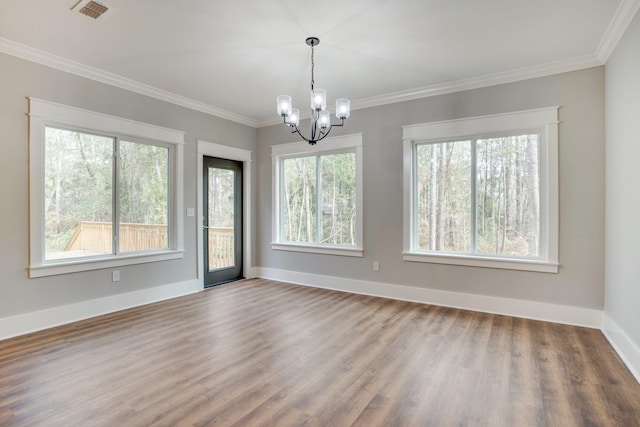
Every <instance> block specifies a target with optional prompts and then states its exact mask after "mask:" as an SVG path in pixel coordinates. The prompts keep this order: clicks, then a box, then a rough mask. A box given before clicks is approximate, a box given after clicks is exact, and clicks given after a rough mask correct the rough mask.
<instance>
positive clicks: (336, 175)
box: [281, 152, 356, 245]
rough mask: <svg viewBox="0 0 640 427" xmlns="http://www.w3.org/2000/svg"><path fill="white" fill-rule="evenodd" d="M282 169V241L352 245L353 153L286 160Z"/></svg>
mask: <svg viewBox="0 0 640 427" xmlns="http://www.w3.org/2000/svg"><path fill="white" fill-rule="evenodd" d="M282 166H283V185H282V189H283V198H282V201H281V202H282V209H281V211H282V218H283V224H282V228H283V233H284V236H283V237H284V240H285V241H289V242H310V243H326V244H332V245H354V244H355V226H356V224H355V222H356V156H355V153H353V152H347V153H336V154H327V155H321V156H306V157H296V158H289V159H284V160H283V162H282Z"/></svg>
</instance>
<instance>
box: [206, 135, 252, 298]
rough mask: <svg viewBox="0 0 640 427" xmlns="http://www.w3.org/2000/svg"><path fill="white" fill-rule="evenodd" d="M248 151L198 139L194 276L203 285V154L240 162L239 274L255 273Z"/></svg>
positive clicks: (245, 275) (249, 156)
mask: <svg viewBox="0 0 640 427" xmlns="http://www.w3.org/2000/svg"><path fill="white" fill-rule="evenodd" d="M251 155H252V152H251V151H250V150H244V149H242V148H236V147H230V146H228V145H222V144H216V143H213V142H208V141H202V140H198V172H197V173H198V175H197V176H198V177H199V179H197V180H196V181H197V193H198V194H197V198H196V206H197V212H198V215H197V218H196V236H197V247H198V262H197V273H198V274H197V278H198V281H199V282H200V286H201V288H202V289H204V246H203V245H204V239H203V237H202V224H203V222H202V221H203V220H204V207H203V205H202V200H203V196H204V194H203V191H204V190H203V188H202V187H203V186H202V173H203V171H202V169H203V168H202V162H203V158H204V156H209V157H218V158H221V159H228V160H236V161H239V162H242V203H243V208H242V209H243V211H244V212H242V228H243V236H242V247H243V248H242V251H243V255H242V275H243V276H244V277H246V278H251V277H254V275H253V274H252V269H251V241H252V233H253V230H252V229H251V163H252V162H251Z"/></svg>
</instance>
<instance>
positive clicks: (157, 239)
mask: <svg viewBox="0 0 640 427" xmlns="http://www.w3.org/2000/svg"><path fill="white" fill-rule="evenodd" d="M111 238H112V232H111V223H110V222H92V221H80V223H79V224H78V226H77V227H76V229H75V231H74V233H73V235H72V236H71V238H70V239H69V242H67V245H66V247H65V248H64V250H65V251H84V252H91V253H95V254H104V253H111ZM119 240H120V252H134V251H146V250H153V249H166V248H167V245H168V243H167V241H168V240H167V226H166V225H161V224H131V223H120V235H119ZM208 240H209V242H208V244H209V246H208V247H209V268H210V269H216V268H222V267H229V266H232V265H234V263H235V258H234V253H233V252H234V251H233V228H227V227H210V228H209V239H208Z"/></svg>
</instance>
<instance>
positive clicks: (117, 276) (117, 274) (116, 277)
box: [111, 270, 120, 282]
mask: <svg viewBox="0 0 640 427" xmlns="http://www.w3.org/2000/svg"><path fill="white" fill-rule="evenodd" d="M111 281H112V282H119V281H120V270H115V271H112V272H111Z"/></svg>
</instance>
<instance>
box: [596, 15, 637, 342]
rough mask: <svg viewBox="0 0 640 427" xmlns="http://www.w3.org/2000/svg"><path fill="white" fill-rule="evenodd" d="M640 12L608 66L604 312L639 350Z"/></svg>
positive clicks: (606, 80) (606, 79)
mask: <svg viewBox="0 0 640 427" xmlns="http://www.w3.org/2000/svg"><path fill="white" fill-rule="evenodd" d="M638 41H640V14H636V17H635V18H634V20H633V21H632V22H631V24H630V25H629V27H628V28H627V31H626V33H625V34H624V36H623V38H622V40H621V41H620V42H619V43H618V45H617V47H616V49H615V51H614V52H613V54H612V55H611V57H610V58H609V60H608V61H607V65H606V78H605V82H606V99H607V100H606V122H607V126H606V128H607V151H606V158H607V160H606V162H607V175H606V182H607V186H606V189H607V199H606V212H607V222H606V230H607V232H606V260H605V265H606V276H605V283H606V287H605V288H606V298H605V301H606V303H605V312H606V313H607V315H608V316H609V317H610V318H612V319H613V320H614V321H615V322H616V323H617V324H618V325H619V326H620V328H621V329H622V330H624V332H625V333H626V334H627V336H628V337H629V338H630V339H631V340H632V341H634V342H635V344H636V345H637V346H640V249H638V242H640V221H639V220H638V218H639V216H640V215H639V213H640V190H638V183H639V182H640V168H639V167H638V159H640V53H639V52H640V51H639V50H638V48H639V45H638Z"/></svg>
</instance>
